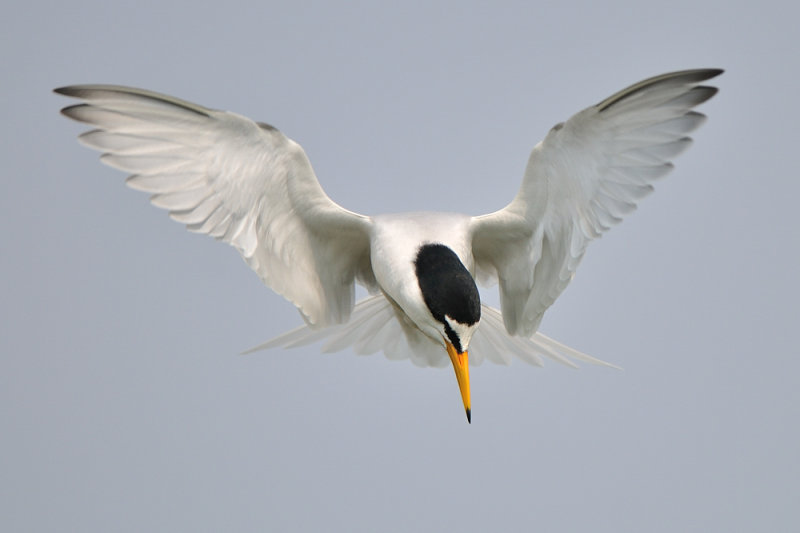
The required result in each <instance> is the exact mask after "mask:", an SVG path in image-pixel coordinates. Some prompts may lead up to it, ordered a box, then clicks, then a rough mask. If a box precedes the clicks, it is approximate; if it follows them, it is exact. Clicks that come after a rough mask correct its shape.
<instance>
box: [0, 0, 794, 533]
mask: <svg viewBox="0 0 800 533" xmlns="http://www.w3.org/2000/svg"><path fill="white" fill-rule="evenodd" d="M380 4H383V3H380ZM380 4H378V3H376V4H370V3H363V4H361V3H346V4H341V5H338V6H336V7H334V6H333V5H332V3H330V4H329V3H325V2H280V3H278V2H269V1H268V2H250V3H236V2H216V3H213V4H212V3H202V2H201V3H199V4H198V3H197V2H188V1H187V2H153V3H152V5H148V4H146V3H143V4H136V5H134V4H130V5H129V6H126V7H115V6H113V5H112V4H110V3H108V2H100V1H98V2H86V1H80V0H79V1H77V2H69V3H52V5H47V4H39V5H34V4H31V3H27V2H26V3H23V2H19V1H13V0H12V5H11V7H7V8H6V16H4V17H2V20H0V62H1V64H2V67H3V71H4V72H5V73H6V75H5V78H4V83H3V88H2V90H0V108H1V109H2V117H3V127H2V128H0V154H1V155H0V165H2V176H3V178H2V179H3V184H4V190H3V194H2V195H0V223H2V227H3V228H4V231H3V232H2V237H0V239H2V249H3V250H4V252H3V253H2V254H0V272H2V278H3V289H2V298H1V299H0V301H2V304H0V312H1V313H2V316H0V353H1V354H2V359H0V364H2V367H0V395H2V401H0V427H1V428H2V435H3V437H2V441H1V442H2V454H0V480H2V481H0V528H1V529H2V530H3V531H35V532H40V531H59V532H62V531H81V532H89V531H104V532H105V531H115V532H127V531H130V532H140V531H411V530H414V531H464V532H470V531H534V530H535V531H603V532H606V531H607V532H615V533H619V532H642V531H647V532H675V531H681V532H686V531H703V532H708V531H775V532H777V531H794V530H797V528H798V527H800V519H798V514H797V510H796V505H797V498H798V488H797V480H798V479H800V461H798V456H797V450H798V449H800V432H799V431H798V420H800V394H799V393H798V390H799V388H798V375H800V358H799V357H798V355H800V352H799V350H798V347H797V343H796V341H795V340H794V339H793V334H792V333H791V332H792V331H795V330H796V329H797V324H796V322H797V319H798V311H797V302H798V300H800V290H799V288H800V283H798V281H797V272H798V270H799V269H800V252H798V244H800V231H798V229H797V227H798V224H797V222H796V220H795V218H796V217H795V216H794V214H795V211H796V208H795V204H796V201H797V200H796V199H797V198H798V196H799V195H800V185H799V184H798V183H800V182H799V181H798V178H797V168H796V165H795V164H794V161H795V159H796V152H797V140H798V136H797V130H796V125H797V123H798V119H800V116H798V111H799V110H800V106H799V105H798V103H797V102H798V100H797V95H796V92H797V86H798V81H799V80H800V77H799V74H800V73H799V72H798V64H797V57H796V56H797V52H798V39H797V37H796V33H797V31H796V30H797V28H796V21H797V19H798V15H800V13H798V7H797V6H796V5H795V4H793V3H790V2H759V3H755V4H753V3H750V4H748V6H747V7H734V6H732V5H731V4H730V3H725V2H704V1H699V2H698V1H692V2H683V1H678V2H676V1H672V2H668V3H658V4H655V3H653V4H643V3H641V2H638V1H620V2H606V3H589V2H586V3H577V4H567V3H556V2H551V3H539V4H538V5H537V4H536V3H532V2H514V3H498V4H491V5H490V4H489V3H486V4H480V5H478V4H476V5H470V6H468V5H467V4H465V3H463V2H419V3H417V2H405V3H403V5H402V7H401V6H396V7H391V8H388V7H386V6H384V5H380ZM695 67H722V68H725V69H726V73H725V74H724V75H723V76H721V77H720V78H718V79H715V80H714V84H715V85H717V86H719V87H720V89H721V90H720V93H719V95H717V97H715V98H714V99H713V100H711V101H710V102H709V103H707V104H705V105H704V106H703V107H702V108H701V109H700V110H701V111H702V112H704V113H706V114H707V115H708V116H709V120H708V122H707V123H706V125H705V126H704V127H703V128H701V129H700V130H699V131H698V132H697V133H696V134H695V135H694V137H695V144H694V146H693V147H692V148H691V149H690V150H689V151H688V152H687V153H686V154H684V155H683V156H681V157H680V158H679V159H678V160H677V164H676V170H675V171H674V172H673V173H672V174H670V175H669V176H668V177H667V178H665V179H663V180H662V181H661V182H660V183H659V184H657V188H656V192H655V194H653V195H652V196H651V197H649V198H647V199H646V200H645V201H643V203H642V205H641V207H640V209H639V211H638V212H637V213H634V214H633V215H631V216H630V217H628V219H627V220H626V221H625V222H624V223H623V224H622V225H621V226H619V227H617V228H615V229H614V230H612V231H611V232H610V233H608V234H607V235H606V236H605V237H604V238H602V239H601V240H600V241H599V242H597V243H595V244H593V245H592V246H591V247H590V249H589V252H588V253H587V256H586V258H585V260H584V262H583V264H582V265H581V267H580V268H579V270H578V275H577V277H576V278H575V280H574V281H573V283H572V285H571V286H570V288H569V289H567V291H566V292H565V293H564V294H563V295H562V297H561V298H560V299H559V301H558V302H557V303H556V304H555V305H554V306H553V308H551V310H550V311H549V313H548V315H547V316H546V317H545V320H544V323H543V327H542V330H543V331H544V332H545V333H546V334H548V335H550V336H552V337H554V338H556V339H558V340H560V341H562V342H564V343H566V344H568V345H570V346H572V347H575V348H577V349H580V350H583V351H586V352H587V353H590V354H592V355H594V356H596V357H599V358H601V359H604V360H608V361H610V362H613V363H615V364H617V365H619V366H621V367H623V368H624V369H625V370H624V371H622V372H619V371H614V370H611V369H606V368H600V367H593V366H583V367H582V368H581V369H580V370H578V371H573V370H570V369H568V368H566V367H562V366H560V365H557V364H548V365H547V366H546V367H545V368H543V369H542V368H534V367H530V366H528V365H526V364H524V363H522V362H515V363H514V364H512V365H511V366H510V367H498V366H492V365H489V364H484V365H482V366H480V367H477V368H473V369H472V370H471V378H472V395H473V397H472V402H473V405H472V407H473V424H472V425H471V426H469V425H467V424H466V422H465V420H464V414H463V408H462V406H461V402H460V398H459V393H458V387H457V385H456V382H455V378H454V376H453V372H452V370H451V369H449V368H448V369H444V370H434V369H419V368H416V367H414V366H413V365H411V364H410V363H409V362H407V361H406V362H402V363H393V362H389V361H387V360H386V359H385V358H383V357H381V356H372V357H366V358H363V357H356V356H354V355H352V354H350V353H347V352H343V353H339V354H333V355H321V354H319V353H318V349H317V348H316V347H310V348H305V349H299V350H294V351H271V352H262V353H258V354H254V355H250V356H238V355H237V354H238V353H239V352H240V351H241V350H243V349H246V348H249V347H251V346H253V345H255V344H258V343H259V342H262V341H264V340H266V339H268V338H271V337H273V336H275V335H276V334H279V333H281V332H283V331H285V330H286V329H289V328H291V327H294V326H295V325H298V324H299V323H300V317H299V315H298V314H297V312H296V311H295V310H294V308H293V307H292V306H291V305H290V304H288V303H286V302H285V301H283V300H282V299H281V298H280V297H278V296H276V295H275V294H273V293H272V292H270V291H269V290H268V289H266V288H264V287H263V286H262V285H261V283H260V282H259V280H258V279H257V277H256V276H255V275H254V274H253V273H252V272H251V271H250V270H249V269H248V268H247V266H246V265H245V264H244V263H243V262H242V261H241V259H240V258H239V257H238V254H237V253H236V252H235V251H234V250H233V249H231V248H229V247H227V246H224V245H221V244H219V243H215V242H214V241H213V240H211V239H208V238H207V237H203V236H198V235H191V234H188V233H187V232H186V231H185V230H184V229H183V228H182V227H181V226H180V225H179V224H175V223H174V222H171V221H170V220H169V219H168V218H167V216H166V214H165V213H164V212H162V211H160V210H158V209H156V208H154V207H152V206H150V205H149V204H148V203H147V198H146V196H145V195H142V194H140V193H136V192H135V191H132V190H129V189H127V188H126V187H125V186H124V185H123V180H124V177H125V176H124V174H122V173H120V172H118V171H115V170H113V169H111V168H108V167H105V166H103V165H101V164H100V163H99V161H98V159H97V154H96V153H93V152H92V151H90V150H87V149H85V148H83V147H81V146H80V145H78V143H77V142H76V139H75V137H76V135H77V134H78V133H80V132H81V131H83V128H81V127H80V126H79V125H77V124H75V123H72V122H70V121H68V120H66V119H64V118H63V117H60V116H59V115H58V110H59V109H60V108H61V107H63V106H64V105H66V104H67V103H68V100H67V99H65V98H62V97H59V96H57V95H54V94H52V93H51V92H50V91H51V89H52V88H54V87H57V86H61V85H67V84H72V83H118V84H125V85H133V86H139V87H145V88H148V89H152V90H157V91H161V92H166V93H168V94H172V95H175V96H179V97H181V98H185V99H188V100H191V101H195V102H197V103H200V104H203V105H206V106H209V107H215V108H221V109H228V110H231V111H235V112H237V113H241V114H244V115H247V116H249V117H251V118H253V119H256V120H261V121H266V122H269V123H271V124H274V125H275V126H276V127H278V128H280V129H281V130H283V131H284V132H285V133H286V134H287V135H289V136H291V137H292V138H294V139H295V140H297V141H298V142H300V143H301V144H302V145H303V146H304V148H305V149H306V152H307V153H308V155H309V157H310V159H311V161H312V163H313V164H314V167H315V170H316V172H317V175H318V176H319V178H320V181H321V183H322V185H323V187H324V188H325V189H326V191H327V192H328V193H329V195H330V196H331V197H332V198H333V199H334V200H336V201H337V202H339V203H341V204H342V205H344V206H345V207H347V208H349V209H352V210H355V211H359V212H363V213H367V214H377V213H381V212H388V211H406V210H419V209H436V210H450V211H463V212H466V213H471V214H480V213H484V212H488V211H491V210H494V209H497V208H499V207H502V206H503V205H504V204H505V203H506V202H507V201H508V200H510V198H511V197H512V195H513V194H514V193H515V191H516V189H517V187H518V185H519V181H520V179H521V175H522V170H523V168H524V165H525V162H526V160H527V157H528V153H529V151H530V149H531V148H532V147H533V145H534V144H535V143H536V142H538V141H539V140H540V139H541V138H542V137H543V136H544V135H545V133H546V132H547V131H548V129H549V128H550V127H551V126H552V125H553V124H555V123H556V122H559V121H561V120H564V119H566V118H568V117H569V116H570V115H571V114H572V113H574V112H576V111H579V110H580V109H582V108H584V107H586V106H588V105H591V104H594V103H596V102H598V101H600V100H602V99H603V98H605V97H606V96H609V95H610V94H612V93H613V92H615V91H617V90H619V89H622V88H623V87H625V86H626V85H628V84H630V83H633V82H636V81H639V80H640V79H642V78H645V77H647V76H650V75H655V74H660V73H663V72H667V71H670V70H677V69H684V68H695ZM495 294H496V289H490V290H487V291H484V297H485V299H486V300H488V301H489V302H496V301H497V297H496V295H495Z"/></svg>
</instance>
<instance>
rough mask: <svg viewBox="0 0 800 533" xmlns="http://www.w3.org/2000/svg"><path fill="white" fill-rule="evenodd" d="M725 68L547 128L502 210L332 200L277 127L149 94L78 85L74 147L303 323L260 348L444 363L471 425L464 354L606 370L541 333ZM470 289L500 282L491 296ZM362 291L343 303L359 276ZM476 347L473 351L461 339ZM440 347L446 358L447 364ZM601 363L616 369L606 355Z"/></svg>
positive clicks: (656, 82)
mask: <svg viewBox="0 0 800 533" xmlns="http://www.w3.org/2000/svg"><path fill="white" fill-rule="evenodd" d="M722 72H723V71H722V70H721V69H696V70H684V71H680V72H672V73H668V74H662V75H660V76H655V77H652V78H649V79H646V80H644V81H641V82H639V83H636V84H634V85H632V86H630V87H628V88H626V89H623V90H622V91H620V92H618V93H616V94H614V95H612V96H610V97H609V98H606V99H605V100H603V101H601V102H600V103H598V104H596V105H593V106H591V107H589V108H587V109H584V110H583V111H581V112H579V113H577V114H575V115H573V116H572V117H571V118H570V119H569V120H567V121H566V122H562V123H559V124H556V125H555V126H553V128H552V129H551V130H550V131H549V133H548V134H547V135H546V136H545V138H544V140H543V141H542V142H540V143H539V144H537V145H536V146H535V147H534V148H533V150H532V152H531V154H530V158H529V160H528V164H527V167H526V169H525V174H524V176H523V178H522V185H521V187H520V189H519V192H518V193H517V195H516V196H515V197H514V198H513V199H512V200H511V202H510V203H509V204H508V205H507V206H506V207H504V208H503V209H500V210H499V211H496V212H493V213H490V214H486V215H482V216H469V215H465V214H455V213H431V212H421V213H406V214H388V215H378V216H365V215H360V214H357V213H354V212H352V211H348V210H347V209H344V208H342V207H340V206H339V205H338V204H336V203H334V202H333V201H332V200H331V199H330V198H329V197H328V196H327V195H326V194H325V192H324V191H323V189H322V187H321V186H320V184H319V181H318V180H317V177H316V175H315V174H314V171H313V169H312V167H311V163H310V162H309V159H308V157H307V156H306V153H305V151H304V150H303V148H301V146H300V145H299V144H297V143H296V142H295V141H293V140H292V139H290V138H288V137H287V136H285V135H284V134H283V133H281V132H280V131H279V130H278V129H276V128H275V127H273V126H271V125H268V124H265V123H262V122H254V121H252V120H250V119H248V118H246V117H243V116H240V115H237V114H234V113H231V112H226V111H219V110H214V109H210V108H207V107H203V106H200V105H197V104H193V103H190V102H187V101H184V100H180V99H178V98H173V97H171V96H166V95H163V94H158V93H155V92H151V91H147V90H142V89H135V88H130V87H122V86H116V85H74V86H69V87H62V88H59V89H55V92H56V93H59V94H62V95H65V96H69V97H74V98H79V99H81V100H83V103H80V104H77V105H72V106H69V107H65V108H64V109H63V110H62V113H63V114H64V115H66V116H67V117H69V118H72V119H75V120H77V121H80V122H83V123H87V124H90V125H91V126H93V127H94V128H96V129H93V130H91V131H88V132H86V133H83V134H82V135H80V137H79V138H80V141H81V142H82V143H83V144H84V145H86V146H88V147H90V148H94V149H97V150H99V151H101V152H103V155H102V156H101V160H102V161H103V162H104V163H106V164H108V165H110V166H112V167H115V168H118V169H121V170H123V171H126V172H128V173H132V175H131V176H130V177H128V179H127V184H128V185H129V186H130V187H132V188H133V189H137V190H141V191H145V192H148V193H151V194H152V196H151V198H150V201H151V202H152V203H153V204H154V205H156V206H158V207H161V208H164V209H167V210H168V211H169V215H170V217H171V218H172V219H174V220H176V221H178V222H180V223H183V224H185V225H186V227H187V228H188V229H189V230H190V231H193V232H198V233H205V234H207V235H210V236H212V237H214V238H215V239H218V240H221V241H224V242H226V243H228V244H230V245H232V246H233V247H234V248H236V249H237V250H238V251H239V253H240V254H241V255H242V257H243V258H244V260H245V261H246V262H247V264H248V265H249V266H250V267H251V268H252V269H253V270H254V271H255V272H256V273H257V274H258V276H259V277H260V278H261V280H262V281H263V282H264V283H265V284H266V285H267V286H268V287H270V288H271V289H273V290H274V291H275V292H277V293H279V294H280V295H282V296H283V297H285V298H286V299H287V300H289V301H290V302H291V303H292V304H294V305H295V306H296V307H297V309H298V310H299V311H300V313H301V315H302V317H303V319H304V320H305V324H304V325H303V326H301V327H299V328H297V329H295V330H292V331H290V332H288V333H286V334H284V335H281V336H279V337H277V338H275V339H273V340H272V341H269V342H267V343H265V344H262V345H260V346H257V347H256V348H254V349H253V350H256V349H264V348H271V347H275V346H283V347H293V346H300V345H304V344H309V343H312V342H317V341H321V340H327V341H326V344H325V345H324V347H323V349H324V350H325V351H336V350H342V349H345V348H348V347H352V349H353V350H354V351H355V352H356V353H360V354H367V353H375V352H378V351H383V352H384V353H385V354H386V356H387V357H389V358H390V359H401V358H410V359H411V360H412V362H413V363H415V364H417V365H419V366H435V367H442V366H446V365H447V363H448V359H449V361H450V363H451V364H452V366H453V368H454V369H455V374H456V379H457V381H458V386H459V389H460V392H461V398H462V402H463V404H464V409H465V411H466V415H467V420H468V421H469V422H471V418H472V417H471V401H470V384H469V365H470V364H472V365H475V364H479V363H480V362H481V361H482V360H483V359H484V358H486V359H489V360H491V361H493V362H498V363H505V364H508V363H509V362H510V360H511V358H512V357H513V356H517V357H519V358H521V359H522V360H524V361H527V362H529V363H532V364H535V365H541V363H542V356H547V357H550V358H553V359H555V360H558V361H560V362H563V363H566V364H570V365H573V366H574V363H572V361H571V360H570V358H575V359H578V360H583V361H587V362H592V363H598V364H608V363H604V362H603V361H600V360H599V359H595V358H593V357H590V356H588V355H586V354H583V353H581V352H578V351H576V350H573V349H571V348H568V347H567V346H565V345H563V344H561V343H558V342H556V341H555V340H553V339H550V338H549V337H546V336H545V335H543V334H542V333H540V332H539V331H538V328H539V324H540V322H541V320H542V317H543V315H544V312H545V311H546V310H547V309H548V308H549V307H550V306H551V305H552V304H553V302H554V301H555V299H556V298H557V297H558V296H559V295H560V294H561V292H562V291H563V290H564V288H565V287H566V286H567V285H568V284H569V282H570V281H571V279H572V277H573V275H574V274H575V270H576V268H577V267H578V264H579V263H580V261H581V259H582V258H583V255H584V252H585V251H586V247H587V245H588V243H589V242H590V241H592V240H593V239H595V238H597V237H599V236H600V235H601V234H602V233H603V232H605V231H606V230H608V229H609V228H610V227H611V226H613V225H615V224H616V223H618V222H620V220H621V219H622V217H623V216H624V215H626V214H628V213H630V212H631V211H633V210H634V209H635V208H636V205H637V202H638V201H639V200H640V199H642V198H643V197H644V196H646V195H648V194H649V193H650V192H652V190H653V185H652V183H653V181H654V180H656V179H657V178H659V177H661V176H663V175H664V174H666V173H667V172H669V171H670V170H671V169H672V163H671V160H672V159H673V158H674V157H675V156H677V155H678V154H680V153H681V152H683V151H684V150H685V149H686V148H687V147H688V146H689V144H690V143H691V142H692V141H691V139H690V138H689V137H688V134H689V133H691V132H692V131H693V130H695V129H696V128H697V127H698V126H700V125H701V124H702V123H703V121H704V120H705V116H704V115H702V114H700V113H698V112H696V111H693V108H694V107H695V106H697V105H699V104H701V103H703V102H705V101H706V100H708V99H709V98H711V97H712V96H713V95H714V94H716V92H717V89H716V88H715V87H710V86H705V85H702V84H701V83H702V82H704V81H706V80H708V79H711V78H713V77H715V76H718V75H719V74H721V73H722ZM476 282H480V283H482V284H492V283H497V284H498V286H499V293H500V303H501V305H500V307H501V309H500V310H499V311H498V310H497V309H494V308H491V307H489V306H487V305H485V304H482V303H481V299H480V294H479V292H478V287H477V284H476ZM356 283H359V284H361V285H363V286H364V287H365V288H366V289H367V290H368V291H369V293H370V296H369V297H367V298H366V299H364V300H362V301H361V302H359V303H357V304H356V303H355V284H356ZM470 348H472V350H470ZM445 354H446V355H447V356H448V357H445ZM609 366H613V365H609Z"/></svg>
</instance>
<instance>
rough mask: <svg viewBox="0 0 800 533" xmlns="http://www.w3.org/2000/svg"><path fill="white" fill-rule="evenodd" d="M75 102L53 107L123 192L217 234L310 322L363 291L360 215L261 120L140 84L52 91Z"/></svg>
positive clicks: (365, 256) (332, 316) (365, 250)
mask: <svg viewBox="0 0 800 533" xmlns="http://www.w3.org/2000/svg"><path fill="white" fill-rule="evenodd" d="M56 92H57V93H59V94H63V95H66V96H71V97H75V98H80V99H82V100H84V101H85V103H83V104H78V105H74V106H70V107H66V108H64V109H63V110H62V113H63V114H64V115H66V116H68V117H70V118H73V119H75V120H78V121H80V122H85V123H87V124H91V125H92V126H95V127H96V128H97V129H94V130H92V131H89V132H86V133H84V134H83V135H81V136H80V140H81V141H82V142H83V144H85V145H87V146H89V147H91V148H95V149H97V150H100V151H101V152H103V155H102V157H101V160H102V161H103V162H104V163H107V164H109V165H111V166H113V167H116V168H119V169H121V170H124V171H127V172H131V173H133V175H132V176H130V177H129V178H128V180H127V183H128V185H129V186H131V187H132V188H134V189H138V190H142V191H146V192H149V193H151V194H152V196H151V198H150V201H151V202H152V203H153V204H154V205H156V206H158V207H161V208H164V209H167V210H169V213H170V217H171V218H173V219H174V220H176V221H178V222H181V223H183V224H186V227H187V228H188V229H189V230H190V231H194V232H199V233H205V234H207V235H210V236H212V237H214V238H216V239H219V240H222V241H224V242H227V243H228V244H230V245H232V246H233V247H234V248H236V249H237V250H238V251H239V253H241V255H242V257H243V258H244V260H245V261H246V262H247V264H248V265H250V267H251V268H252V269H253V270H255V272H256V273H257V274H258V275H259V277H260V278H261V279H262V281H263V282H264V283H265V284H266V285H267V286H269V287H270V288H272V289H273V290H275V291H276V292H277V293H279V294H281V295H283V296H284V297H285V298H287V299H288V300H290V301H291V302H292V303H293V304H294V305H295V306H297V308H298V309H299V310H300V312H301V313H302V315H303V317H304V318H305V320H306V321H307V322H308V323H309V324H312V325H315V326H323V325H328V324H336V323H341V322H344V321H346V320H347V319H348V318H349V316H350V312H351V311H352V308H353V302H354V281H355V280H356V279H357V280H359V281H360V282H362V283H363V284H364V285H366V286H367V287H369V288H373V287H374V285H375V278H374V275H373V273H372V268H371V265H370V260H369V228H370V225H371V220H370V219H369V218H368V217H365V216H362V215H358V214H356V213H352V212H350V211H347V210H345V209H343V208H342V207H340V206H338V205H337V204H335V203H334V202H333V201H331V199H330V198H328V196H327V195H326V194H325V192H324V191H323V190H322V187H320V185H319V182H318V181H317V178H316V176H315V175H314V171H313V170H312V168H311V164H310V163H309V161H308V158H307V157H306V154H305V152H304V151H303V149H302V148H301V147H300V145H298V144H297V143H295V142H294V141H292V140H291V139H289V138H288V137H286V136H285V135H283V134H282V133H281V132H280V131H278V130H277V129H275V128H273V127H272V126H268V125H266V124H260V123H255V122H253V121H251V120H249V119H247V118H245V117H242V116H239V115H236V114H234V113H229V112H225V111H217V110H213V109H208V108H205V107H202V106H199V105H196V104H192V103H189V102H185V101H182V100H179V99H177V98H172V97H169V96H165V95H161V94H157V93H154V92H150V91H145V90H141V89H132V88H128V87H119V86H112V85H76V86H71V87H63V88H60V89H56Z"/></svg>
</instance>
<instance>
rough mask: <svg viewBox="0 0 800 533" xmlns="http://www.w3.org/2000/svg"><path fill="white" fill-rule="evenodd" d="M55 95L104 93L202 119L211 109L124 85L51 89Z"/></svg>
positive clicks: (81, 95) (72, 95) (84, 98)
mask: <svg viewBox="0 0 800 533" xmlns="http://www.w3.org/2000/svg"><path fill="white" fill-rule="evenodd" d="M53 92H54V93H56V94H61V95H63V96H69V97H71V98H81V99H83V100H91V99H92V98H96V97H99V96H102V95H103V94H104V93H105V94H106V95H107V94H108V93H111V94H114V95H119V96H123V97H133V98H139V99H143V100H150V101H153V102H158V103H162V104H169V105H172V106H176V107H180V108H183V109H185V110H186V111H191V112H193V113H196V114H198V115H201V116H204V117H210V116H211V114H210V113H211V112H213V109H210V108H207V107H204V106H201V105H198V104H194V103H192V102H188V101H186V100H182V99H180V98H176V97H174V96H169V95H167V94H162V93H158V92H155V91H148V90H147V89H138V88H136V87H126V86H124V85H104V84H87V85H66V86H64V87H57V88H55V89H53Z"/></svg>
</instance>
